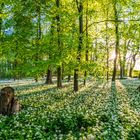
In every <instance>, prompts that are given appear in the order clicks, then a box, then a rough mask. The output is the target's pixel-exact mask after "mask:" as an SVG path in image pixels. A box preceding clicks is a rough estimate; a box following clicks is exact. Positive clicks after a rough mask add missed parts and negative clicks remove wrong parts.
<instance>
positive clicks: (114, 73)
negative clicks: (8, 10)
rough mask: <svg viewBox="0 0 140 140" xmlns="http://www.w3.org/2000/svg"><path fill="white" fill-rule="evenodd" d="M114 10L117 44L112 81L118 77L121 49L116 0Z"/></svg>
mask: <svg viewBox="0 0 140 140" xmlns="http://www.w3.org/2000/svg"><path fill="white" fill-rule="evenodd" d="M114 12H115V21H116V22H115V35H116V46H115V56H116V57H115V58H114V68H113V75H112V81H115V79H116V73H117V59H118V50H119V24H118V12H117V2H116V0H115V4H114Z"/></svg>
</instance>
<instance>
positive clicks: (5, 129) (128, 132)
mask: <svg viewBox="0 0 140 140" xmlns="http://www.w3.org/2000/svg"><path fill="white" fill-rule="evenodd" d="M5 85H11V86H12V87H14V88H15V90H16V94H17V96H18V98H19V99H20V102H21V104H22V110H21V111H20V112H19V113H18V114H15V115H13V116H10V117H6V116H2V115H0V140H12V139H13V140H26V139H27V140H55V139H68V140H73V139H81V140H94V139H95V140H139V139H140V93H139V92H138V91H136V87H137V86H138V85H140V80H136V79H127V80H117V81H116V83H111V82H109V83H105V82H102V81H96V82H95V81H92V82H90V83H88V85H87V86H86V87H83V86H81V88H80V91H79V92H77V93H74V92H73V91H72V85H68V84H67V83H65V86H64V88H63V89H57V88H56V87H55V85H50V86H49V85H44V84H43V82H39V83H34V82H33V81H31V80H29V81H26V80H25V81H20V82H15V83H14V82H13V83H11V82H8V83H5ZM0 86H1V88H2V87H3V86H4V85H3V84H2V83H0Z"/></svg>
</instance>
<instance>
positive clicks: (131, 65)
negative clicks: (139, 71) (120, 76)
mask: <svg viewBox="0 0 140 140" xmlns="http://www.w3.org/2000/svg"><path fill="white" fill-rule="evenodd" d="M136 56H137V53H135V54H134V55H133V56H132V58H131V63H130V70H129V77H132V76H133V75H132V73H133V69H134V67H135V64H136Z"/></svg>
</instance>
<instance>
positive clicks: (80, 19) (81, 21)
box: [74, 0, 83, 92]
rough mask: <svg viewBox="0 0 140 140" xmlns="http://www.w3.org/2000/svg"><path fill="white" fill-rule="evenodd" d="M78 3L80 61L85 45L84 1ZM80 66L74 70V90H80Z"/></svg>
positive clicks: (78, 57) (78, 59) (78, 56)
mask: <svg viewBox="0 0 140 140" xmlns="http://www.w3.org/2000/svg"><path fill="white" fill-rule="evenodd" d="M76 3H77V8H78V13H79V46H78V53H77V61H79V62H80V59H81V48H82V45H83V3H82V0H80V2H78V1H77V0H76ZM78 71H79V70H78V68H75V70H74V91H75V92H76V91H78Z"/></svg>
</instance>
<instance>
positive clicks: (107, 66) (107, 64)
mask: <svg viewBox="0 0 140 140" xmlns="http://www.w3.org/2000/svg"><path fill="white" fill-rule="evenodd" d="M106 12H107V13H106V16H107V20H108V7H107V8H106ZM105 26H106V55H107V57H106V68H107V72H106V79H107V81H108V80H109V47H108V39H109V38H108V22H107V21H106V22H105Z"/></svg>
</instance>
